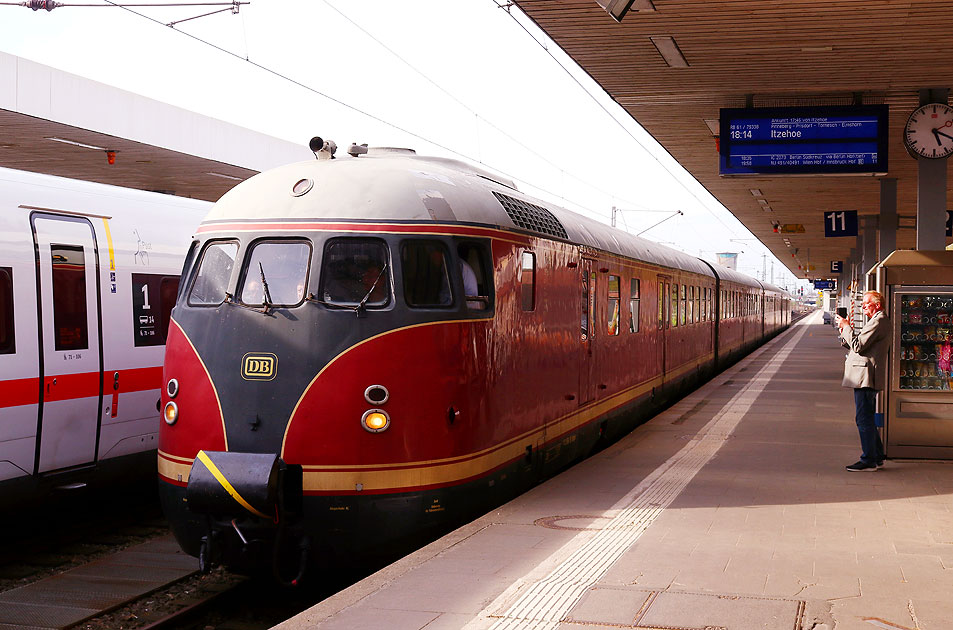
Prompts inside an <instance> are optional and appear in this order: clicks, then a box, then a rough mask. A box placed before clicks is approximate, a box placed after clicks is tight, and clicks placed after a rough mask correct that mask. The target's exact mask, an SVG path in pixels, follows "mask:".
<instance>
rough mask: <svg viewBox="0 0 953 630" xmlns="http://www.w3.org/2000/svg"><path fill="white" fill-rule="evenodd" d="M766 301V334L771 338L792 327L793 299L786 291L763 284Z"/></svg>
mask: <svg viewBox="0 0 953 630" xmlns="http://www.w3.org/2000/svg"><path fill="white" fill-rule="evenodd" d="M761 286H763V287H764V299H763V305H762V309H763V311H764V334H765V335H766V336H770V335H773V334H776V333H778V332H779V331H781V330H783V329H785V328H787V327H788V326H790V325H791V306H792V299H791V296H790V294H788V292H787V291H785V290H784V289H781V288H779V287H776V286H774V285H771V284H768V283H766V282H762V283H761Z"/></svg>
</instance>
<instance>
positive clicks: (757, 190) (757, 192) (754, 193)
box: [748, 188, 763, 197]
mask: <svg viewBox="0 0 953 630" xmlns="http://www.w3.org/2000/svg"><path fill="white" fill-rule="evenodd" d="M748 192H749V193H751V196H752V197H762V196H763V195H762V194H761V189H760V188H749V189H748Z"/></svg>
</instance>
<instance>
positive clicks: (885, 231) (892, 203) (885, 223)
mask: <svg viewBox="0 0 953 630" xmlns="http://www.w3.org/2000/svg"><path fill="white" fill-rule="evenodd" d="M897 224H898V219H897V179H896V178H895V177H885V178H883V179H881V180H880V220H879V221H878V224H877V227H878V228H879V230H880V248H879V250H878V254H879V256H878V258H879V259H880V260H883V259H885V258H886V257H887V256H889V255H890V254H891V253H893V252H894V250H896V249H897Z"/></svg>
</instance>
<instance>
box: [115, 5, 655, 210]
mask: <svg viewBox="0 0 953 630" xmlns="http://www.w3.org/2000/svg"><path fill="white" fill-rule="evenodd" d="M103 1H104V2H106V3H108V4H109V5H112V6H115V7H118V8H121V9H125V10H126V11H128V12H130V13H132V14H133V15H136V16H137V17H140V18H143V19H145V20H148V21H150V22H152V23H154V24H158V25H161V26H169V25H168V24H166V23H164V22H162V21H160V20H157V19H155V18H153V17H151V16H148V15H146V14H144V13H140V12H138V11H135V10H133V8H131V7H130V5H127V4H124V3H120V2H113V1H112V0H103ZM162 6H168V5H162ZM174 30H175V32H177V33H179V34H181V35H184V36H186V37H189V38H190V39H193V40H195V41H197V42H199V43H201V44H204V45H206V46H209V47H210V48H213V49H215V50H217V51H219V52H221V53H224V54H226V55H229V56H231V57H234V58H236V59H239V60H241V61H244V62H246V63H248V64H250V65H252V66H254V67H255V68H257V69H259V70H261V71H262V72H265V73H268V74H270V75H272V76H274V77H277V78H279V79H281V80H283V81H287V82H289V83H291V84H293V85H296V86H298V87H300V88H302V89H304V90H306V91H308V92H311V93H313V94H316V95H318V96H320V97H322V98H324V99H327V100H328V101H330V102H332V103H335V104H337V105H340V106H341V107H344V108H347V109H349V110H351V111H353V112H355V113H357V114H360V115H362V116H366V117H367V118H369V119H370V120H374V121H376V122H379V123H381V124H383V125H387V126H388V127H391V128H392V129H395V130H397V131H400V132H401V133H405V134H407V135H408V136H410V137H413V138H417V139H418V140H421V141H423V142H426V143H428V144H431V145H433V146H435V147H437V148H439V149H442V150H444V151H447V152H448V153H451V154H453V155H456V156H458V157H461V158H464V159H466V160H469V161H471V162H476V163H479V164H484V165H485V166H488V167H489V168H492V169H494V170H496V171H497V172H499V173H500V174H501V175H505V176H506V177H508V178H510V179H512V180H514V181H518V182H522V183H524V184H527V185H529V186H532V187H533V188H536V189H537V190H540V191H542V192H544V193H545V194H547V195H550V196H553V197H560V198H562V199H565V200H566V201H567V202H569V203H571V204H572V205H574V206H575V207H576V208H577V209H578V210H580V211H583V212H585V213H588V214H593V213H594V211H593V210H592V209H591V208H589V207H588V206H586V205H585V204H581V203H578V202H575V201H572V200H570V199H568V198H566V197H565V196H563V195H558V194H556V193H554V192H552V191H550V190H548V189H546V188H543V187H541V186H538V185H536V184H533V183H532V182H530V181H528V180H525V179H523V178H521V177H518V176H516V175H513V174H511V173H508V172H507V171H504V170H502V169H500V168H497V167H495V166H493V164H492V163H488V162H485V161H483V160H480V159H478V158H476V157H473V156H471V155H469V154H467V153H464V152H462V151H459V150H457V149H453V148H451V147H449V146H446V145H444V144H441V143H440V142H437V141H435V140H432V139H430V138H428V137H426V136H424V135H422V134H420V133H416V132H414V131H411V130H410V129H407V128H404V127H401V126H400V125H398V124H396V123H393V122H391V121H389V120H386V119H384V118H381V117H380V116H376V115H374V114H372V113H370V112H368V111H365V110H363V109H360V108H359V107H356V106H354V105H351V104H350V103H347V102H345V101H342V100H341V99H338V98H335V97H333V96H331V95H330V94H327V93H325V92H322V91H320V90H318V89H316V88H314V87H311V86H310V85H307V84H306V83H303V82H302V81H299V80H297V79H295V78H292V77H290V76H288V75H286V74H283V73H281V72H278V71H277V70H273V69H272V68H269V67H268V66H265V65H263V64H260V63H257V62H255V61H252V60H251V59H250V58H248V57H242V56H241V55H240V54H238V53H235V52H232V51H230V50H228V49H227V48H223V47H222V46H219V45H217V44H214V43H212V42H210V41H208V40H205V39H202V38H201V37H198V36H197V35H193V34H191V33H188V32H186V31H183V30H179V29H174ZM246 53H247V51H246ZM633 205H638V204H633ZM600 216H603V217H604V214H602V215H600Z"/></svg>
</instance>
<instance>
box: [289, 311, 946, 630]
mask: <svg viewBox="0 0 953 630" xmlns="http://www.w3.org/2000/svg"><path fill="white" fill-rule="evenodd" d="M844 353H845V351H844V350H843V349H842V348H841V347H840V345H839V343H838V342H837V338H836V334H835V331H834V330H833V328H832V327H831V326H829V325H824V324H823V323H822V321H821V313H820V312H815V313H813V314H811V315H809V316H808V317H806V318H804V319H802V320H800V321H799V322H797V324H795V325H794V326H792V327H791V328H790V329H788V330H787V331H785V332H784V333H783V334H781V335H779V336H778V337H776V338H775V339H774V340H772V341H771V342H769V343H768V344H766V345H764V346H762V347H761V348H760V349H758V350H756V351H755V352H753V353H752V354H751V355H749V356H748V357H746V358H745V359H743V360H742V361H740V362H739V363H737V364H735V365H734V366H732V367H731V368H729V369H728V370H726V371H725V372H723V373H721V374H720V375H718V376H716V377H715V378H714V379H713V380H712V381H710V382H709V383H707V384H706V385H704V386H702V387H701V388H699V389H698V390H697V391H695V392H694V393H692V394H691V395H689V396H688V397H686V398H685V399H683V400H682V401H680V402H679V403H678V404H676V405H674V406H673V407H671V408H670V409H668V410H667V411H665V412H664V413H661V414H659V415H658V416H656V417H655V418H653V419H652V420H650V421H649V422H647V423H646V424H644V425H642V426H641V427H639V428H637V429H636V430H635V431H633V432H632V433H631V434H629V435H628V436H627V437H625V438H624V439H622V440H621V441H619V442H617V443H616V444H614V445H613V446H611V447H609V448H608V449H606V450H604V451H602V452H601V453H599V454H597V455H595V456H593V457H591V458H589V459H587V460H585V461H583V462H581V463H579V464H577V465H576V466H574V467H573V468H571V469H569V470H567V471H565V472H564V473H562V474H560V475H559V476H557V477H555V478H553V479H551V480H549V481H547V482H546V483H544V484H541V485H539V486H537V487H536V488H534V489H533V490H531V491H530V492H528V493H526V494H524V495H522V496H520V497H518V498H516V499H514V500H513V501H511V502H509V503H507V504H506V505H504V506H502V507H501V508H499V509H497V510H494V511H493V512H491V513H489V514H487V515H485V516H483V517H482V518H480V519H478V520H476V521H474V522H472V523H470V524H468V525H466V526H464V527H462V528H460V529H458V530H456V531H454V532H451V533H450V534H448V535H446V536H444V537H443V538H440V539H439V540H437V541H435V542H434V543H431V544H430V545H428V546H426V547H424V548H422V549H420V550H418V551H417V552H415V553H413V554H411V555H409V556H407V557H405V558H403V559H401V560H400V561H398V562H396V563H394V564H392V565H390V566H388V567H386V568H384V569H382V570H381V571H379V572H377V573H375V574H373V575H371V576H369V577H368V578H366V579H364V580H363V581H361V582H358V583H357V584H355V585H353V586H352V587H350V588H348V589H346V590H344V591H341V592H340V593H338V594H336V595H334V596H333V597H331V598H329V599H327V600H325V601H323V602H321V603H319V604H318V605H316V606H314V607H313V608H311V609H309V610H307V611H305V612H303V613H301V614H300V615H298V616H296V617H294V618H292V619H289V620H288V621H286V622H284V623H282V624H280V625H278V626H276V628H278V629H279V630H300V629H304V628H322V629H335V630H345V629H358V628H360V629H366V628H388V629H390V630H405V629H406V630H411V629H414V630H416V629H421V628H426V629H427V630H446V629H461V628H465V629H467V630H476V629H482V628H494V629H503V628H534V629H543V628H546V629H554V630H555V629H560V630H570V629H583V628H585V629H587V630H609V629H619V628H641V629H645V630H647V629H682V630H688V629H691V630H702V629H706V630H713V629H716V628H717V629H726V630H738V629H744V630H750V629H752V628H763V629H769V630H775V629H777V630H782V629H783V630H809V629H813V630H834V629H835V628H836V629H837V630H853V629H856V630H873V629H875V628H879V629H888V630H894V629H899V630H928V629H942V628H951V627H953V621H951V620H953V597H951V595H950V594H951V593H953V462H940V461H924V460H903V461H898V460H889V459H888V461H887V462H886V465H885V466H884V467H883V468H882V469H879V470H877V471H876V472H848V471H846V470H845V468H844V467H845V466H846V465H847V464H851V463H853V462H855V461H856V460H857V459H858V458H859V454H860V441H859V438H858V435H857V428H856V426H855V424H854V419H853V416H854V406H853V395H852V392H851V391H850V390H847V389H844V388H842V387H841V385H840V383H841V376H842V372H843V363H844V361H843V359H844ZM888 456H889V454H888Z"/></svg>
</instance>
